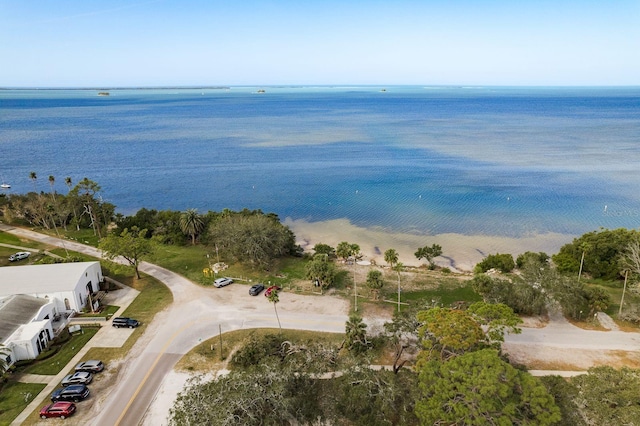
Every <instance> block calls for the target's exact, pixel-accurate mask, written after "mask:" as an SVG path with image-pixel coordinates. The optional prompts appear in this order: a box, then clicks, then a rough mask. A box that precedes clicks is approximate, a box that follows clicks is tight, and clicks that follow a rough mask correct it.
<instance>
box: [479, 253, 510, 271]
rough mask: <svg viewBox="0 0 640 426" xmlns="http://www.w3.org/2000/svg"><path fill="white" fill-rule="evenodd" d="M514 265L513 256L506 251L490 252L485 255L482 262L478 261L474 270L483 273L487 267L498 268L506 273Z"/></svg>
mask: <svg viewBox="0 0 640 426" xmlns="http://www.w3.org/2000/svg"><path fill="white" fill-rule="evenodd" d="M515 267H516V263H515V262H514V261H513V256H512V255H510V254H508V253H502V254H501V253H496V254H490V255H489V256H487V257H485V258H484V259H483V260H482V262H480V263H478V264H477V265H476V267H475V268H474V272H476V273H483V272H487V271H488V270H489V269H498V270H500V272H502V273H505V274H506V273H508V272H511V271H513V269H514V268H515Z"/></svg>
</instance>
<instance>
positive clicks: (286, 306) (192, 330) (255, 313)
mask: <svg viewBox="0 0 640 426" xmlns="http://www.w3.org/2000/svg"><path fill="white" fill-rule="evenodd" d="M0 230H3V231H6V232H11V233H13V234H16V235H19V236H22V237H24V238H29V239H33V240H38V241H41V242H44V243H47V244H51V245H56V246H60V247H62V244H64V245H65V246H66V247H67V248H69V249H71V250H74V251H79V252H82V253H86V254H89V255H91V256H95V257H100V252H99V251H98V250H97V249H95V248H93V247H89V246H85V245H83V244H79V243H75V242H69V241H66V240H65V241H61V240H58V239H57V238H53V237H49V236H46V235H42V234H38V233H36V232H33V231H29V230H25V229H20V228H11V227H7V226H6V225H1V224H0ZM140 270H141V271H143V272H144V273H146V274H149V275H151V276H153V277H155V278H157V279H159V280H160V281H162V282H164V283H165V284H166V285H167V286H168V287H169V289H171V291H172V292H173V297H174V302H173V303H172V304H171V306H169V307H168V308H167V309H166V310H164V311H163V312H160V313H159V314H158V315H156V317H155V319H154V321H153V323H151V324H149V326H148V327H147V330H146V332H145V333H144V335H143V336H142V337H141V338H140V339H139V340H138V341H137V342H136V344H135V345H134V347H133V348H132V350H131V352H130V354H129V355H128V357H127V360H126V362H125V363H124V365H123V368H121V370H120V373H119V376H118V379H117V381H116V384H115V385H114V386H113V388H112V389H111V391H110V392H109V393H108V395H100V396H99V397H96V399H95V401H94V404H93V407H92V408H91V412H90V413H88V415H87V416H85V415H84V413H82V418H83V419H86V421H87V424H91V425H96V426H103V425H104V426H112V425H137V424H140V423H141V421H142V419H143V418H144V416H145V414H146V413H147V410H148V409H149V406H150V404H151V402H152V400H153V398H154V396H155V395H156V393H157V392H158V389H159V388H160V386H161V384H162V381H163V380H164V378H165V376H166V375H167V374H168V373H170V372H171V371H172V369H173V367H174V366H175V364H176V363H177V361H178V360H179V359H180V358H181V357H182V356H183V355H184V354H186V353H187V352H188V351H190V350H191V349H192V348H193V347H195V346H197V345H198V344H199V343H200V342H201V341H203V340H206V339H209V338H212V337H214V336H217V335H218V333H219V328H221V330H222V332H223V333H224V332H227V331H230V330H237V329H242V328H257V327H271V328H275V327H277V326H278V323H277V321H276V317H275V313H274V308H273V305H272V304H270V303H269V302H268V301H267V300H266V298H265V297H261V296H257V297H251V296H249V295H248V289H249V287H248V286H246V285H239V284H232V285H230V286H227V287H223V288H220V289H217V288H213V287H211V288H203V287H200V286H198V285H195V284H193V283H192V282H191V281H189V280H187V279H186V278H184V277H182V276H180V275H178V274H175V273H173V272H171V271H169V270H166V269H164V268H161V267H159V266H156V265H152V264H149V263H146V262H143V263H142V264H141V266H140ZM277 308H278V313H279V316H280V322H281V323H282V327H283V328H291V329H304V330H314V331H326V332H344V324H345V321H346V320H347V310H348V303H347V302H345V301H344V300H342V299H338V298H333V297H331V296H326V295H325V296H322V297H316V296H302V295H296V294H293V293H288V292H286V291H285V292H283V293H281V297H280V302H279V303H278V306H277ZM504 348H505V349H506V350H507V351H508V352H513V353H517V352H518V351H520V352H522V353H524V354H525V355H526V356H530V357H531V358H532V359H536V356H542V355H543V353H545V354H548V353H564V355H562V357H561V359H562V360H563V361H567V362H570V361H571V360H572V358H573V357H580V356H581V354H584V353H587V352H595V353H599V352H606V351H630V352H635V356H637V355H638V353H637V351H639V350H640V334H638V333H625V332H621V331H608V332H601V331H590V330H582V329H580V328H577V327H574V326H573V325H571V324H569V323H567V322H566V321H562V319H560V318H554V320H553V321H552V322H551V323H550V324H549V325H547V326H546V327H543V328H523V332H522V334H519V335H508V336H506V342H505V345H504ZM554 351H555V352H554ZM166 408H167V409H168V407H166ZM152 417H155V418H158V417H157V416H152Z"/></svg>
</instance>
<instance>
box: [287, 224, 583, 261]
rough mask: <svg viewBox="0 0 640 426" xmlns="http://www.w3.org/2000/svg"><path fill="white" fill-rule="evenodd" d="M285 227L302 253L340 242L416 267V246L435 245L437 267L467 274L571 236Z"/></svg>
mask: <svg viewBox="0 0 640 426" xmlns="http://www.w3.org/2000/svg"><path fill="white" fill-rule="evenodd" d="M284 224H285V225H287V226H289V228H291V230H292V231H293V232H294V233H295V234H296V237H297V238H298V244H300V245H301V246H302V247H303V248H304V249H305V250H306V251H311V250H312V249H313V246H314V245H316V244H317V243H324V244H329V245H331V246H333V247H335V246H337V245H338V243H340V242H341V241H348V242H350V243H356V244H358V245H359V246H360V249H361V251H362V254H363V255H365V257H366V258H367V259H368V260H373V261H375V262H376V263H378V264H384V252H385V250H387V249H389V248H394V249H395V250H396V251H397V252H398V255H399V256H398V257H399V260H400V262H402V263H404V264H405V265H409V266H419V265H420V264H421V263H423V262H421V261H418V260H417V259H416V257H415V256H414V253H415V251H416V250H417V249H418V248H419V247H424V246H425V245H431V244H439V245H441V246H442V249H443V256H441V257H439V258H437V259H436V263H437V264H438V265H439V266H443V267H449V268H453V269H455V270H458V271H471V270H473V267H474V266H475V264H476V263H478V262H480V261H481V260H482V259H483V258H484V257H486V256H487V255H488V254H492V253H510V254H512V255H514V256H517V255H518V254H521V253H524V252H526V251H533V252H540V251H542V252H546V253H556V252H558V251H559V250H560V247H562V245H564V244H567V243H570V242H571V240H572V239H573V238H574V236H573V235H565V234H558V233H546V234H535V235H529V236H524V237H521V238H510V237H500V236H488V235H462V234H436V235H415V234H406V233H392V232H388V231H386V230H384V229H382V228H363V227H359V226H356V225H354V224H352V223H351V222H350V221H349V220H348V219H335V220H328V221H323V222H308V221H306V220H302V219H299V220H293V219H291V218H286V219H285V220H284Z"/></svg>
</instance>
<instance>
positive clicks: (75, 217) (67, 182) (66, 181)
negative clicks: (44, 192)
mask: <svg viewBox="0 0 640 426" xmlns="http://www.w3.org/2000/svg"><path fill="white" fill-rule="evenodd" d="M64 184H65V185H67V187H68V188H69V192H68V193H67V200H68V201H69V202H70V203H72V204H73V220H74V221H75V222H76V231H79V230H80V220H79V219H78V211H77V209H76V202H75V199H74V198H75V197H70V196H71V195H72V194H71V190H72V188H73V182H72V181H71V177H70V176H67V177H66V178H64Z"/></svg>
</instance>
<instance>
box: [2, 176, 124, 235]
mask: <svg viewBox="0 0 640 426" xmlns="http://www.w3.org/2000/svg"><path fill="white" fill-rule="evenodd" d="M52 177H53V176H50V178H52ZM34 179H35V173H33V172H32V180H34ZM51 180H52V179H50V182H51ZM53 180H55V178H54V179H53ZM65 182H66V183H67V186H68V187H69V192H68V193H67V194H58V193H56V192H54V191H53V189H52V191H51V192H50V193H45V192H36V191H34V192H29V193H27V194H3V196H2V197H0V214H1V215H2V217H3V219H4V220H5V221H6V222H9V223H18V224H20V223H24V224H28V225H30V226H35V227H42V228H44V229H56V230H57V228H63V229H68V227H72V228H75V229H76V230H79V229H81V228H89V229H92V230H93V231H94V233H95V234H96V235H97V236H99V237H102V236H103V235H106V232H105V229H106V227H107V226H108V225H109V224H110V223H111V222H112V221H113V219H114V215H115V208H116V207H115V205H113V204H111V203H108V202H105V201H104V200H103V199H102V197H101V196H100V191H101V188H100V185H98V184H97V183H96V182H94V181H92V180H90V179H87V178H84V179H82V180H81V181H79V182H78V183H77V184H76V185H75V186H74V185H73V184H72V182H71V179H70V178H66V180H65ZM36 188H37V187H34V189H36Z"/></svg>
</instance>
